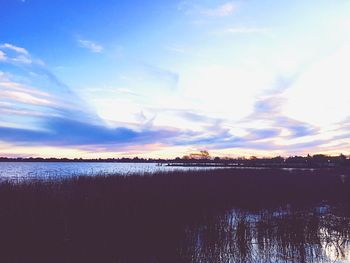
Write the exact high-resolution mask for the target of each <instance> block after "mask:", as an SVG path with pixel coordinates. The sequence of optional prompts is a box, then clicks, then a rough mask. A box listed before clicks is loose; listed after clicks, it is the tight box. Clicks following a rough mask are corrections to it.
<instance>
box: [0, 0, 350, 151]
mask: <svg viewBox="0 0 350 263" xmlns="http://www.w3.org/2000/svg"><path fill="white" fill-rule="evenodd" d="M349 13H350V2H349V1H340V0H339V1H326V0H320V1H311V0H310V1H248V0H242V1H225V0H223V1H221V0H220V1H219V0H212V1H209V0H203V1H117V0H115V1H112V0H109V1H86V0H84V1H82V0H77V1H64V0H62V1H43V0H18V1H17V0H0V25H1V31H0V155H5V156H44V157H47V156H57V157H63V156H65V157H118V156H136V155H138V156H145V157H146V156H147V157H148V156H149V157H175V156H182V155H184V154H187V153H189V152H193V151H198V150H203V149H206V150H209V151H210V152H211V153H212V154H213V155H220V156H243V155H244V156H245V155H264V156H266V155H267V156H272V155H284V156H288V155H294V154H307V153H320V152H322V153H328V154H339V153H344V154H350V147H349V146H350V140H349V139H350V133H349V128H350V113H349V110H348V107H349V102H350V91H349V87H350V79H349V74H348V68H350V18H349V15H348V14H349Z"/></svg>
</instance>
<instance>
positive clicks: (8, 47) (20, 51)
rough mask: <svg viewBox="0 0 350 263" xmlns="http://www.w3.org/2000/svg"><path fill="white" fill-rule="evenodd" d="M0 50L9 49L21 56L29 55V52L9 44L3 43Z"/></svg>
mask: <svg viewBox="0 0 350 263" xmlns="http://www.w3.org/2000/svg"><path fill="white" fill-rule="evenodd" d="M0 48H2V49H10V50H13V51H16V52H17V53H21V54H23V55H29V52H28V51H27V50H26V49H25V48H22V47H18V46H15V45H12V44H9V43H4V44H2V45H0Z"/></svg>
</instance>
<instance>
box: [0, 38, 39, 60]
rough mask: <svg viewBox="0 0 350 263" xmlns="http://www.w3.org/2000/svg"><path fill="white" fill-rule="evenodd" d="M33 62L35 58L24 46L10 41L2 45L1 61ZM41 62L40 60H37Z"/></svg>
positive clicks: (0, 46)
mask: <svg viewBox="0 0 350 263" xmlns="http://www.w3.org/2000/svg"><path fill="white" fill-rule="evenodd" d="M1 61H3V62H7V63H19V64H32V63H33V60H32V58H31V56H30V54H29V52H28V51H27V50H26V49H25V48H22V47H18V46H15V45H12V44H9V43H5V44H1V45H0V62H1ZM35 62H36V63H39V61H35Z"/></svg>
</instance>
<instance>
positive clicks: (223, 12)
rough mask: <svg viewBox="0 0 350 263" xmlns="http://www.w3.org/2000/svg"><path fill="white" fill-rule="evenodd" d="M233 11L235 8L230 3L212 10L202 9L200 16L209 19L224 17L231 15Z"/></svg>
mask: <svg viewBox="0 0 350 263" xmlns="http://www.w3.org/2000/svg"><path fill="white" fill-rule="evenodd" d="M235 9H236V6H235V5H234V4H233V3H232V2H227V3H224V4H222V5H220V6H217V7H215V8H212V9H203V10H202V11H201V14H203V15H205V16H211V17H224V16H229V15H231V14H232V13H233V12H234V11H235Z"/></svg>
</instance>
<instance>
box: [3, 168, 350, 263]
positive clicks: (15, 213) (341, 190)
mask: <svg viewBox="0 0 350 263" xmlns="http://www.w3.org/2000/svg"><path fill="white" fill-rule="evenodd" d="M347 175H348V171H346V170H343V171H342V170H333V171H331V170H322V171H321V170H320V171H317V170H315V171H297V170H294V171H287V170H274V169H264V170H254V169H251V170H250V169H247V170H235V169H232V170H231V169H224V170H211V171H187V172H171V173H156V174H153V175H143V176H136V175H135V176H96V177H84V176H81V177H76V178H71V179H67V180H61V181H35V182H34V181H27V182H22V183H16V184H15V183H11V182H3V183H1V184H0V262H52V263H54V262H60V263H62V262H75V263H76V262H138V263H140V262H170V263H171V262H178V263H181V262H215V261H210V260H209V261H208V260H207V261H205V259H203V258H202V259H198V257H196V256H194V255H197V254H198V253H197V252H198V250H197V249H196V248H194V249H192V250H189V249H188V248H191V246H193V244H196V243H198V242H199V240H197V241H195V240H192V239H191V238H194V233H196V231H192V230H193V229H196V228H198V227H200V226H205V225H208V224H207V222H210V221H211V220H214V221H215V220H217V217H218V216H220V215H222V214H225V213H227V211H230V210H231V209H232V208H236V209H237V208H240V209H243V210H247V211H248V210H249V211H255V212H256V213H257V212H259V211H260V212H261V211H266V210H270V211H274V210H275V209H278V208H280V207H286V206H287V205H288V206H289V207H290V208H289V209H291V211H293V209H295V210H300V209H301V208H307V207H313V206H316V205H319V204H320V203H325V202H327V203H328V204H330V205H332V206H334V207H336V208H338V211H337V214H338V215H339V214H342V215H344V216H349V212H350V207H349V204H350V202H349V201H350V191H349V190H350V188H349V187H350V177H348V176H347ZM260 212H259V213H260ZM191 229H192V230H191ZM235 229H236V230H235V231H236V233H237V231H238V230H239V228H235ZM340 230H341V231H345V232H346V231H348V230H349V229H348V225H345V227H343V228H342V229H340ZM197 232H198V231H197ZM260 232H261V233H263V231H260ZM197 234H198V233H197ZM207 237H208V238H209V239H212V240H218V241H219V240H220V238H216V239H215V238H213V237H211V236H210V235H207ZM267 237H268V235H267ZM267 237H266V238H267ZM272 238H273V236H272ZM189 240H190V241H191V240H192V241H191V242H189ZM200 240H201V241H203V238H201V239H200ZM246 240H247V242H248V240H249V238H248V237H246ZM250 240H251V239H250ZM237 244H238V243H237ZM247 244H248V243H247ZM196 251H197V252H196ZM217 262H220V261H217ZM246 262H248V261H246Z"/></svg>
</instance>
